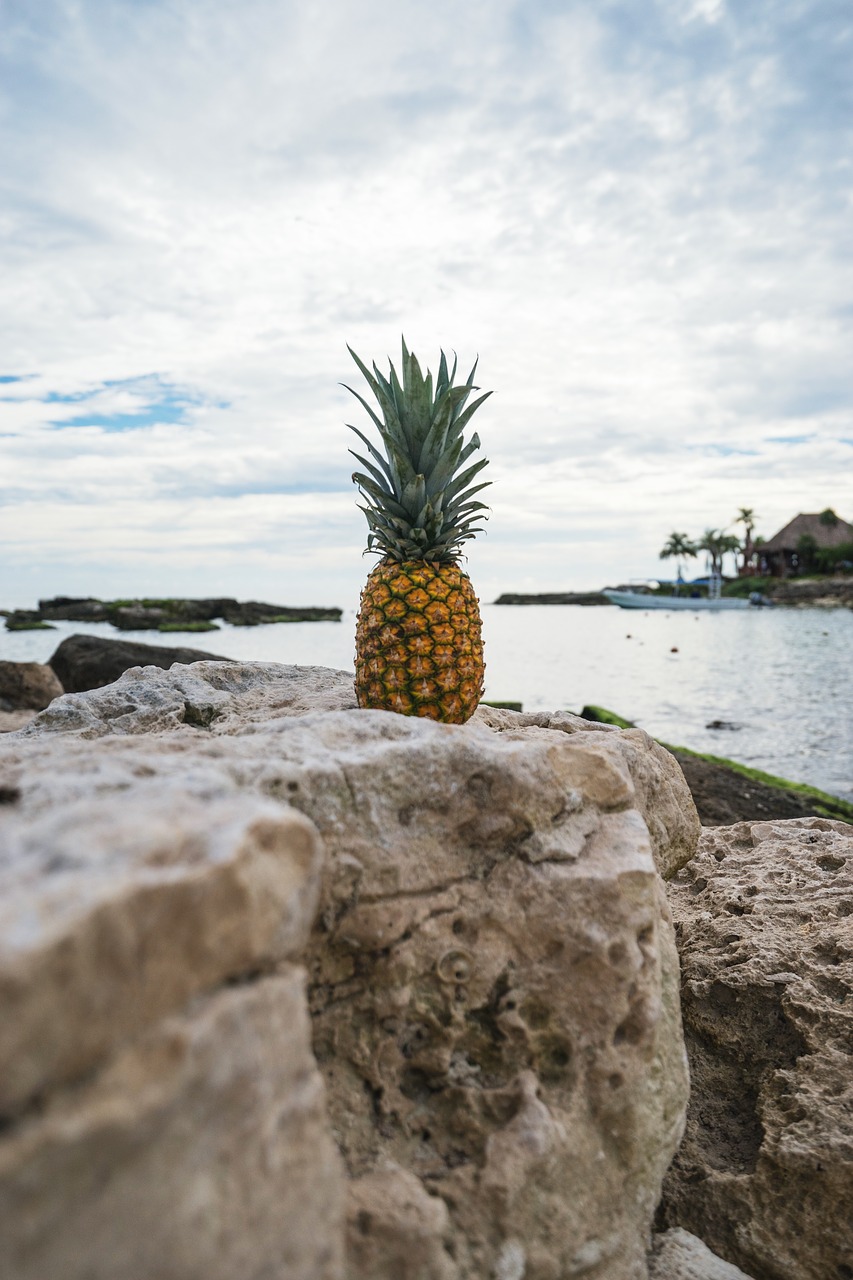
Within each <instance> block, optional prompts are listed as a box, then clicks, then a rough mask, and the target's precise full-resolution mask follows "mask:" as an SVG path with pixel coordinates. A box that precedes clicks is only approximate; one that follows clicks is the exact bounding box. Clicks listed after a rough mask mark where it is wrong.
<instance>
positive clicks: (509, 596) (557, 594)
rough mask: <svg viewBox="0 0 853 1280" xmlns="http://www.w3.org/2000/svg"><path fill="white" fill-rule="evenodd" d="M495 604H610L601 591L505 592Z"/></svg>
mask: <svg viewBox="0 0 853 1280" xmlns="http://www.w3.org/2000/svg"><path fill="white" fill-rule="evenodd" d="M495 604H522V605H526V604H596V605H597V604H611V601H610V600H608V599H607V596H606V595H604V593H603V592H601V591H552V592H548V593H546V594H545V595H519V594H518V593H514V592H512V591H505V592H504V593H503V595H500V596H498V598H497V600H496V601H495Z"/></svg>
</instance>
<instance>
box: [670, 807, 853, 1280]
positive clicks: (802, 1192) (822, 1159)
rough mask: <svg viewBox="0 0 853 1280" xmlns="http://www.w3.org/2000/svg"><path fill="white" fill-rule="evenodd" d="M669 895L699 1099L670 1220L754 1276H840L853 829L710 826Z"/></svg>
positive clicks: (806, 824)
mask: <svg viewBox="0 0 853 1280" xmlns="http://www.w3.org/2000/svg"><path fill="white" fill-rule="evenodd" d="M669 896H670V902H671V905H672V908H673V913H674V916H675V920H676V928H677V931H678V935H679V950H680V955H681V966H682V1009H683V1015H684V1022H685V1039H686V1042H687V1048H688V1053H689V1056H690V1063H691V1075H692V1083H693V1088H692V1097H691V1103H690V1111H689V1114H688V1125H687V1133H686V1136H685V1140H684V1144H683V1146H682V1148H681V1150H680V1152H679V1154H678V1156H677V1158H676V1160H675V1162H674V1164H673V1168H672V1170H671V1171H670V1174H669V1176H668V1177H667V1181H666V1186H665V1198H664V1214H663V1217H664V1222H665V1224H666V1225H672V1226H675V1225H679V1226H682V1227H684V1228H686V1229H687V1230H688V1231H691V1232H693V1233H695V1234H696V1235H697V1236H699V1237H700V1238H701V1239H702V1240H704V1241H706V1242H707V1244H708V1245H709V1247H710V1248H712V1249H713V1250H715V1251H716V1252H717V1253H719V1254H720V1255H721V1256H724V1257H726V1258H728V1259H730V1260H731V1261H732V1262H734V1263H737V1265H738V1266H740V1267H741V1268H742V1269H743V1270H744V1271H746V1272H747V1273H748V1274H754V1275H755V1276H757V1277H761V1280H763V1278H764V1277H765V1276H768V1277H769V1276H784V1277H785V1278H786V1280H829V1277H833V1278H835V1277H843V1276H845V1275H847V1273H848V1271H849V1270H850V1267H851V1259H853V1216H851V1214H850V1212H849V1211H848V1210H849V1207H850V1206H851V1205H853V1075H851V1069H850V1063H851V1053H853V1012H851V1009H853V828H851V827H850V826H849V825H847V824H844V823H841V822H832V821H829V820H827V819H824V818H799V819H794V820H791V821H778V822H776V821H774V822H763V823H746V822H743V823H738V824H736V825H734V826H732V827H725V828H711V829H706V830H705V831H704V832H703V834H702V840H701V842H700V847H699V852H698V853H697V856H696V857H695V858H694V859H693V860H692V861H691V862H690V863H689V864H688V865H687V866H686V867H685V868H684V870H683V871H681V872H680V873H679V875H678V876H677V877H676V878H675V879H673V880H672V881H671V882H670V885H669ZM851 1274H853V1273H851Z"/></svg>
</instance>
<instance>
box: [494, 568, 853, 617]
mask: <svg viewBox="0 0 853 1280" xmlns="http://www.w3.org/2000/svg"><path fill="white" fill-rule="evenodd" d="M610 589H611V588H608V590H610ZM612 589H613V590H616V591H630V590H631V589H632V588H631V586H630V584H623V585H622V586H620V587H614V588H612ZM761 593H762V595H764V597H765V598H766V599H767V600H770V601H771V602H772V603H773V604H775V605H779V606H784V607H785V608H791V609H846V608H849V609H853V576H851V575H850V574H847V575H846V576H844V577H842V576H837V577H828V578H777V579H762V584H761ZM494 603H495V604H501V605H536V604H580V605H611V606H612V607H613V608H617V607H618V606H616V605H613V602H612V601H611V600H608V599H607V596H605V595H604V594H603V593H602V591H554V592H546V593H544V594H533V595H523V594H519V593H515V592H504V593H503V594H501V595H499V596H498V598H497V600H495V602H494Z"/></svg>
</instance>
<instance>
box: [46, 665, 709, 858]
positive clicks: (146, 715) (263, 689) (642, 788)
mask: <svg viewBox="0 0 853 1280" xmlns="http://www.w3.org/2000/svg"><path fill="white" fill-rule="evenodd" d="M355 706H356V699H355V691H354V687H353V680H352V676H351V675H350V674H349V673H347V672H343V671H333V670H329V669H327V668H325V667H294V666H285V665H281V664H276V663H243V664H240V663H225V662H222V663H218V662H197V663H193V664H192V665H191V666H186V667H184V666H180V665H175V666H173V667H172V668H171V670H170V671H168V672H166V671H161V670H160V669H159V668H156V667H144V668H142V667H139V668H134V669H133V670H131V671H128V672H125V674H124V676H122V678H121V679H120V680H117V681H116V683H115V684H112V685H108V686H107V687H106V688H103V689H97V690H92V691H91V692H89V693H84V694H69V695H66V696H65V697H64V698H61V699H59V700H58V701H57V702H55V703H54V704H53V705H52V706H51V708H50V709H49V710H48V711H46V712H44V713H42V714H41V715H39V716H37V717H36V719H35V721H34V722H33V723H32V724H31V725H29V726H28V728H27V729H26V736H27V737H28V738H30V737H41V736H44V735H46V734H54V733H62V734H67V733H73V734H75V735H77V736H79V737H82V738H96V737H103V736H107V735H113V734H118V735H134V736H135V735H139V734H150V733H158V732H168V733H172V734H176V735H182V736H184V737H187V738H188V739H190V740H191V741H196V740H197V739H198V737H199V735H200V734H202V735H205V736H213V737H220V736H223V735H227V736H230V735H234V734H239V733H254V732H257V731H258V730H259V729H260V728H261V727H262V726H264V725H267V726H268V727H270V728H271V729H272V728H273V727H274V726H275V724H276V723H277V722H279V721H282V720H284V719H286V718H289V717H294V716H304V715H306V714H310V713H313V712H317V711H333V710H348V709H352V708H355ZM365 714H368V713H365ZM371 714H372V713H371ZM394 718H395V719H400V720H405V719H406V718H405V717H394ZM470 727H471V729H474V728H475V727H479V728H483V727H485V728H488V729H489V730H490V731H491V732H492V733H497V734H499V735H500V736H501V737H505V738H507V739H513V738H515V739H518V740H525V739H532V738H536V737H541V736H542V735H543V734H549V733H550V734H551V735H552V736H556V734H559V735H560V738H561V739H563V738H564V737H565V738H570V739H571V740H577V742H578V743H580V742H583V743H584V744H586V745H585V750H588V751H590V752H592V755H591V756H590V757H589V759H590V761H591V763H590V765H589V768H590V769H591V770H593V771H594V769H595V768H596V765H595V763H594V762H595V760H600V761H601V768H602V770H603V771H604V773H605V774H606V775H607V776H608V777H611V778H612V776H613V775H614V774H619V775H621V776H622V777H623V778H624V788H623V790H624V795H623V797H622V799H621V800H619V801H616V800H612V799H611V800H610V801H608V803H618V804H622V805H630V806H635V807H637V808H638V809H639V811H640V812H641V813H642V815H643V819H644V821H645V822H646V825H647V826H648V828H649V832H650V834H651V837H652V845H653V849H654V854H655V860H656V862H657V865H658V868H659V870H660V872H661V874H662V875H663V876H664V877H665V878H667V877H669V876H670V875H672V874H673V872H674V871H675V870H676V869H677V868H678V867H680V866H682V865H683V864H684V863H685V862H686V861H687V860H688V859H689V858H690V857H692V855H693V852H694V851H695V848H696V841H697V840H698V838H699V819H698V816H697V814H696V807H695V805H694V803H693V799H692V797H691V795H690V791H689V788H688V787H687V784H686V783H685V781H684V776H683V774H682V773H681V770H680V768H679V767H678V763H677V761H675V759H674V758H673V757H672V756H671V755H670V753H669V752H668V751H665V750H664V748H663V747H661V746H659V745H658V744H657V743H656V742H654V741H653V739H651V738H650V737H649V736H648V735H647V734H646V733H644V732H643V730H641V729H630V730H625V731H622V730H619V729H614V728H613V727H612V726H610V725H599V724H592V723H590V722H589V721H587V720H583V719H581V718H580V717H579V716H574V715H571V714H569V713H568V712H553V713H538V714H533V715H524V714H521V713H518V712H513V711H505V710H501V709H498V708H491V707H485V706H483V707H480V708H479V710H478V711H477V712H476V714H475V716H474V717H473V719H472V721H471V722H470ZM605 785H607V786H609V785H610V784H609V783H607V784H605Z"/></svg>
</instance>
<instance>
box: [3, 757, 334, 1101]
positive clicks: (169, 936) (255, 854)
mask: <svg viewBox="0 0 853 1280" xmlns="http://www.w3.org/2000/svg"><path fill="white" fill-rule="evenodd" d="M84 768H85V765H84ZM81 780H82V781H85V775H84V778H83V779H81ZM91 781H92V779H91V778H90V779H89V784H90V785H89V786H88V787H87V790H88V791H89V794H88V795H80V796H74V797H73V798H68V797H66V796H63V795H61V794H57V795H55V797H54V803H52V804H51V805H49V806H45V807H44V808H43V810H42V812H41V813H39V814H37V815H36V814H28V813H26V812H23V813H21V812H19V810H20V808H21V806H20V805H15V806H8V805H7V806H4V808H3V809H0V814H2V815H3V817H2V820H0V843H2V860H0V1114H2V1115H4V1116H9V1115H11V1114H13V1113H14V1112H15V1111H16V1110H17V1109H19V1108H21V1107H22V1106H23V1105H25V1104H26V1103H27V1102H28V1101H30V1100H31V1099H32V1098H34V1097H37V1096H39V1095H41V1094H43V1093H44V1092H45V1091H46V1090H47V1089H50V1088H52V1087H54V1086H55V1085H57V1084H62V1083H65V1082H67V1081H70V1080H73V1079H76V1078H79V1077H80V1076H81V1075H83V1074H84V1073H85V1072H87V1071H90V1070H91V1069H92V1068H93V1067H94V1066H95V1065H97V1063H98V1062H99V1061H101V1060H102V1059H104V1058H105V1057H106V1056H108V1055H109V1054H110V1053H112V1052H114V1051H115V1050H116V1049H117V1048H118V1047H120V1046H121V1045H122V1044H123V1043H124V1042H125V1041H127V1040H129V1039H132V1038H133V1037H134V1036H136V1035H137V1034H139V1032H140V1031H142V1030H144V1029H145V1028H146V1027H148V1026H150V1025H151V1024H153V1023H154V1022H156V1021H157V1020H158V1019H160V1018H162V1017H163V1016H164V1015H166V1014H168V1013H173V1012H176V1011H178V1010H180V1009H181V1008H183V1007H184V1006H185V1005H186V1003H187V1001H188V1000H189V999H190V998H191V997H193V996H194V995H195V994H196V993H198V992H204V991H211V990H214V989H215V988H216V987H217V986H220V985H221V984H222V983H223V982H225V981H226V980H227V979H231V978H235V977H241V976H242V975H244V974H247V973H251V972H253V971H256V970H258V969H263V968H268V967H269V966H270V965H271V964H272V963H273V962H274V961H275V960H277V959H280V958H282V957H284V956H292V955H298V954H299V953H300V952H301V951H302V950H303V948H304V946H305V943H306V942H307V939H308V934H309V930H310V928H311V922H312V920H313V918H314V914H315V912H316V908H317V901H318V896H319V890H320V879H321V870H322V858H321V852H320V846H319V842H318V840H317V837H316V833H315V832H314V830H313V828H312V827H311V826H310V824H309V823H308V822H306V820H305V819H304V818H303V817H302V815H301V814H298V813H287V812H286V811H283V810H282V807H281V806H280V805H275V804H272V803H263V802H258V801H257V800H254V799H251V798H249V797H246V798H244V799H239V800H234V799H232V800H230V801H215V800H214V801H210V800H209V801H207V802H206V803H204V802H203V801H202V799H201V798H193V797H189V796H187V797H185V796H184V795H183V794H182V792H181V789H180V786H179V784H176V783H175V781H174V780H172V779H169V778H163V779H161V786H160V787H158V788H157V794H156V801H155V795H154V792H153V789H152V788H150V787H147V788H144V789H142V790H141V793H140V794H139V795H136V796H134V795H132V794H128V792H129V791H130V787H129V786H128V792H125V793H121V792H119V793H118V794H113V795H110V794H109V791H108V789H107V788H104V790H105V791H106V792H107V794H105V795H103V796H101V797H96V798H94V799H93V797H92V795H91Z"/></svg>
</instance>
